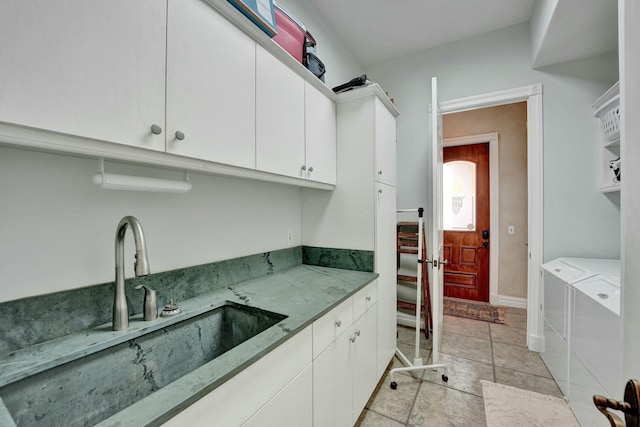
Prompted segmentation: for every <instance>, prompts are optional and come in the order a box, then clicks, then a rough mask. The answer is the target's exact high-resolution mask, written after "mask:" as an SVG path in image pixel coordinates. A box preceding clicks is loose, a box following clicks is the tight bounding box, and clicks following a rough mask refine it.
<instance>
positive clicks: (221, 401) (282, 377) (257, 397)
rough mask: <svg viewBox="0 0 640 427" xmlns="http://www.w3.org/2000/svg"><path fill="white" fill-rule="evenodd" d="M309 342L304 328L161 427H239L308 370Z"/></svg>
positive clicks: (308, 329)
mask: <svg viewBox="0 0 640 427" xmlns="http://www.w3.org/2000/svg"><path fill="white" fill-rule="evenodd" d="M312 342H313V341H312V338H311V328H310V327H308V328H306V329H304V330H303V331H301V332H299V333H297V334H296V335H295V336H293V337H291V338H290V339H289V340H287V341H286V342H284V343H283V344H281V345H280V346H279V347H276V348H275V349H274V350H272V351H271V352H269V353H267V354H266V355H265V356H263V357H262V358H261V359H259V360H257V361H256V362H255V363H253V364H252V365H250V366H248V367H247V368H245V369H244V370H242V371H240V372H239V373H238V374H237V375H235V376H234V377H232V378H230V379H229V380H228V381H227V382H225V383H224V384H222V385H221V386H220V387H218V388H216V389H214V390H213V391H211V392H210V393H209V394H206V395H205V396H203V397H202V398H201V399H200V400H198V401H196V402H194V403H193V404H192V405H191V406H189V407H187V408H185V409H184V410H183V411H182V412H180V413H178V414H177V415H176V416H174V417H173V418H171V419H169V420H167V421H166V422H165V423H164V424H163V426H165V427H183V426H202V427H210V426H211V425H215V426H239V425H242V423H244V422H246V421H248V419H249V418H250V417H251V416H252V415H253V414H255V413H256V412H257V411H259V410H260V408H262V407H263V406H264V405H265V404H266V403H267V402H269V400H271V398H273V396H275V395H277V394H278V393H279V392H280V391H281V390H282V389H283V388H284V387H285V386H286V385H287V384H289V383H290V382H291V380H292V379H294V378H296V377H297V376H298V374H300V372H302V371H303V370H304V369H305V368H306V367H307V366H309V364H310V363H311V360H312V358H311V354H312V353H311V352H312V350H311V345H312Z"/></svg>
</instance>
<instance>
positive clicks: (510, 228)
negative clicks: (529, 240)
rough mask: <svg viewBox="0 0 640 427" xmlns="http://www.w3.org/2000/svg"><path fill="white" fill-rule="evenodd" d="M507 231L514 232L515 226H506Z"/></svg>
mask: <svg viewBox="0 0 640 427" xmlns="http://www.w3.org/2000/svg"><path fill="white" fill-rule="evenodd" d="M507 232H508V233H509V234H516V226H515V225H510V226H509V227H507Z"/></svg>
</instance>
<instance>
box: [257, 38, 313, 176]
mask: <svg viewBox="0 0 640 427" xmlns="http://www.w3.org/2000/svg"><path fill="white" fill-rule="evenodd" d="M256 70H257V75H256V167H257V169H258V170H260V171H264V172H271V173H276V174H279V175H285V176H290V177H295V178H304V177H305V176H306V172H305V169H306V167H305V153H304V136H305V132H304V84H305V82H304V80H302V79H301V78H300V76H298V75H297V74H296V73H294V72H293V71H292V70H291V69H290V68H289V67H287V66H286V65H285V64H283V63H282V62H280V61H279V60H278V59H276V58H275V57H274V56H273V55H271V54H270V53H269V52H267V51H266V50H264V49H263V48H262V47H261V46H257V50H256Z"/></svg>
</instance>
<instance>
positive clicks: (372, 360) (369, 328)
mask: <svg viewBox="0 0 640 427" xmlns="http://www.w3.org/2000/svg"><path fill="white" fill-rule="evenodd" d="M377 316H378V306H377V304H375V305H374V306H373V307H371V308H370V309H369V310H367V312H366V313H365V314H364V315H363V316H362V317H361V318H360V319H358V320H357V321H356V323H355V324H354V327H355V331H354V336H355V342H353V343H352V344H353V345H352V347H351V351H352V353H353V357H352V363H353V364H352V366H351V370H352V372H353V415H352V417H351V424H350V425H353V424H354V423H355V422H356V421H357V420H358V417H359V416H360V413H361V412H362V410H363V409H364V406H365V405H366V404H367V401H368V400H369V397H370V396H371V393H372V392H373V390H374V389H375V388H376V385H377V384H378V375H377V372H376V362H377V358H376V346H377V344H378V341H377V334H376V332H377V325H378V321H377Z"/></svg>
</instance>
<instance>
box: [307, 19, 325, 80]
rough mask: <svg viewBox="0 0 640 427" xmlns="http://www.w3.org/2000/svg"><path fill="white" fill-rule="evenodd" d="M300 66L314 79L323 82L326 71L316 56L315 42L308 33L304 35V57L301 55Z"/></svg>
mask: <svg viewBox="0 0 640 427" xmlns="http://www.w3.org/2000/svg"><path fill="white" fill-rule="evenodd" d="M302 64H303V65H304V66H305V67H307V69H308V70H309V71H311V72H312V73H313V74H314V75H315V76H316V77H318V78H319V79H320V80H322V81H323V82H324V73H325V72H326V71H327V70H326V68H325V66H324V63H323V62H322V61H321V60H320V58H318V56H317V55H316V40H315V39H314V38H313V36H312V35H311V34H310V33H309V31H307V32H306V34H305V40H304V55H302Z"/></svg>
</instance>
